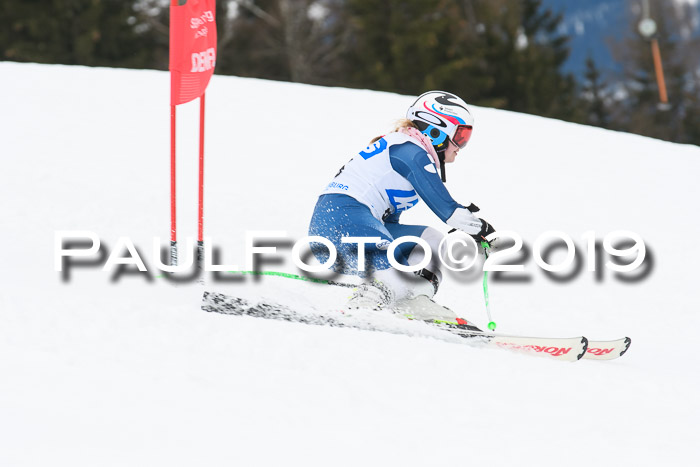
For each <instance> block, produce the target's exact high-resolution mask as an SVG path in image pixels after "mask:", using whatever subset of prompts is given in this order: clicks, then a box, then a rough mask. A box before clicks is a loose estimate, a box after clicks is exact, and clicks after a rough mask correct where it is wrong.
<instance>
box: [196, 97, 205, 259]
mask: <svg viewBox="0 0 700 467" xmlns="http://www.w3.org/2000/svg"><path fill="white" fill-rule="evenodd" d="M204 95H205V93H202V96H201V97H200V98H199V226H198V227H199V231H198V235H197V252H198V256H199V264H200V267H201V264H202V259H203V257H204V251H203V250H204V105H205V104H204Z"/></svg>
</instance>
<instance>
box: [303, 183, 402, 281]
mask: <svg viewBox="0 0 700 467" xmlns="http://www.w3.org/2000/svg"><path fill="white" fill-rule="evenodd" d="M309 235H317V236H321V237H324V238H326V239H328V240H329V241H330V242H331V243H333V245H334V246H335V249H336V251H337V253H338V258H337V260H336V262H335V264H333V266H332V270H333V271H335V272H337V273H340V274H350V275H359V276H360V277H366V276H367V273H368V272H369V271H371V270H372V269H385V268H388V267H389V266H390V264H389V262H388V261H387V259H386V251H385V250H382V249H381V248H378V247H377V246H376V245H375V244H366V245H364V249H365V267H364V268H363V270H359V267H358V254H357V244H352V243H343V242H342V239H343V237H378V238H380V239H381V240H382V241H384V243H385V244H388V243H391V242H392V241H393V240H394V239H393V237H392V236H391V234H390V233H389V232H388V231H387V230H386V228H385V227H384V224H382V222H380V221H379V220H377V219H375V218H374V216H373V215H372V213H371V212H370V210H369V208H368V207H367V206H365V205H364V204H361V203H359V202H358V201H357V200H355V199H354V198H351V197H349V196H345V195H324V196H321V197H320V198H319V200H318V203H317V204H316V208H315V209H314V213H313V216H312V218H311V223H310V225H309ZM311 251H312V252H313V254H314V256H316V259H318V260H319V261H320V262H325V261H327V260H328V258H329V253H328V250H327V249H326V247H325V246H324V245H323V244H321V243H315V242H314V243H311Z"/></svg>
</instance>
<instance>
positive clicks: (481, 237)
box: [470, 218, 496, 247]
mask: <svg viewBox="0 0 700 467" xmlns="http://www.w3.org/2000/svg"><path fill="white" fill-rule="evenodd" d="M479 220H480V221H481V230H480V231H479V233H476V234H474V235H472V234H470V235H471V237H472V238H473V239H474V240H476V244H477V245H479V244H481V242H486V243H488V245H489V247H490V246H491V242H489V241H488V240H486V237H488V236H489V235H491V234H492V233H494V232H495V231H496V229H494V228H493V226H492V225H491V224H489V223H488V222H486V221H485V220H483V219H481V218H479ZM494 240H495V239H494Z"/></svg>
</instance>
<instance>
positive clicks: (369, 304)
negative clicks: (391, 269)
mask: <svg viewBox="0 0 700 467" xmlns="http://www.w3.org/2000/svg"><path fill="white" fill-rule="evenodd" d="M393 302H394V294H393V292H392V291H391V289H389V287H387V286H386V285H385V284H383V283H382V282H381V281H378V280H376V279H375V280H373V281H372V282H371V283H363V284H360V285H358V286H357V287H356V288H355V289H353V293H352V296H351V297H350V299H349V300H348V302H347V303H346V304H345V307H346V308H347V309H348V310H357V309H365V310H381V309H384V308H388V307H390V306H391V304H392V303H393Z"/></svg>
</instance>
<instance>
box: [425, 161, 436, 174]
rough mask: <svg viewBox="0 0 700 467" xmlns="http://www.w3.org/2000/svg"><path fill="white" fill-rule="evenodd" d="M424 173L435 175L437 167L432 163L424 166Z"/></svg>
mask: <svg viewBox="0 0 700 467" xmlns="http://www.w3.org/2000/svg"><path fill="white" fill-rule="evenodd" d="M423 168H424V169H425V171H426V172H430V173H431V174H436V173H437V167H435V164H433V163H432V162H431V163H430V164H428V165H426V166H424V167H423Z"/></svg>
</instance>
